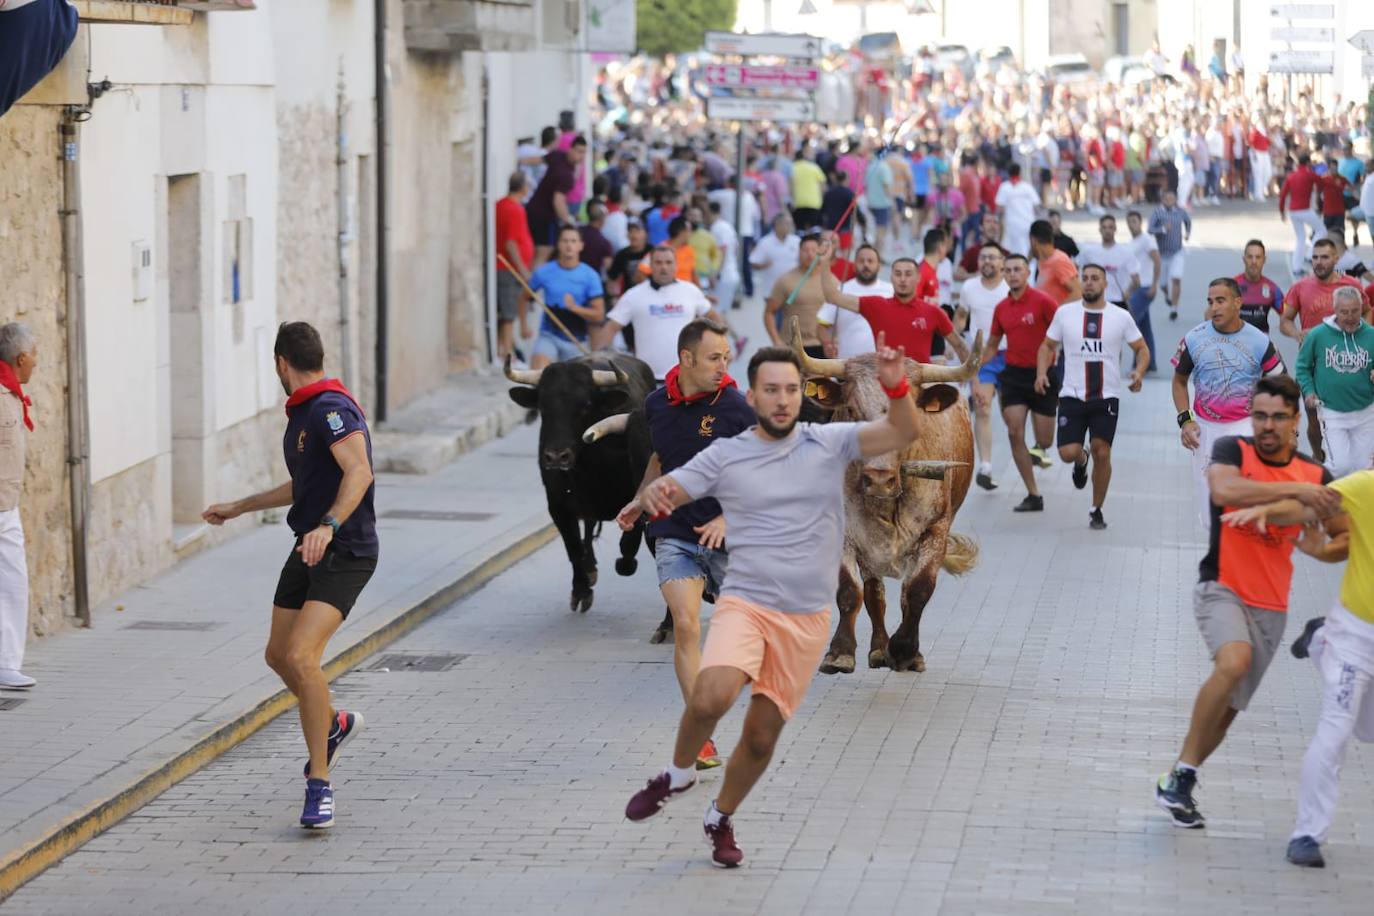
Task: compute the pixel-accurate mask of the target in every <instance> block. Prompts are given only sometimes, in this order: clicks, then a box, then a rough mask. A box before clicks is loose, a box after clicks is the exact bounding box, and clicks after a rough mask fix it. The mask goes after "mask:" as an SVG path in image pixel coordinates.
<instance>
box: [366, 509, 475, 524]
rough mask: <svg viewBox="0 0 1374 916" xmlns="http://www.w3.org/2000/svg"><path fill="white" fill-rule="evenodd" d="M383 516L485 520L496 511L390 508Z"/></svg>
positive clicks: (423, 519)
mask: <svg viewBox="0 0 1374 916" xmlns="http://www.w3.org/2000/svg"><path fill="white" fill-rule="evenodd" d="M381 517H382V518H401V519H415V520H417V521H422V522H485V521H486V520H487V519H489V518H496V513H495V512H441V511H438V510H435V509H390V510H388V511H386V512H383V513H382V516H381Z"/></svg>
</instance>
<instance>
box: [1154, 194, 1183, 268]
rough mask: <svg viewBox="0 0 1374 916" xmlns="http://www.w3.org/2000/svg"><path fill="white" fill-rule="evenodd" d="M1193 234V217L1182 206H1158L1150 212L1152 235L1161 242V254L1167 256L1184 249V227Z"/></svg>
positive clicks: (1163, 256)
mask: <svg viewBox="0 0 1374 916" xmlns="http://www.w3.org/2000/svg"><path fill="white" fill-rule="evenodd" d="M1185 226H1186V227H1187V228H1188V234H1189V235H1192V234H1193V219H1192V217H1190V216H1189V215H1188V211H1187V210H1184V209H1183V208H1182V207H1173V208H1172V209H1170V208H1168V207H1156V208H1155V212H1154V213H1152V214H1150V229H1149V232H1150V235H1153V236H1154V237H1155V239H1156V240H1157V241H1158V242H1159V256H1160V257H1162V258H1167V257H1168V256H1169V255H1172V254H1178V252H1180V251H1182V250H1183V228H1184V227H1185Z"/></svg>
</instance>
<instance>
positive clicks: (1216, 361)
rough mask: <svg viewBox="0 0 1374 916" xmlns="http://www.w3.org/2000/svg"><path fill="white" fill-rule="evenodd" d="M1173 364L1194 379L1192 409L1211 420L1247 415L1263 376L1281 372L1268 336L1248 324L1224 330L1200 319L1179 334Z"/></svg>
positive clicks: (1230, 419) (1218, 421) (1236, 418)
mask: <svg viewBox="0 0 1374 916" xmlns="http://www.w3.org/2000/svg"><path fill="white" fill-rule="evenodd" d="M1173 363H1174V369H1175V370H1176V371H1177V372H1178V373H1179V374H1181V375H1184V376H1187V377H1188V378H1190V379H1192V382H1193V413H1194V414H1195V415H1196V416H1197V417H1199V418H1200V419H1203V420H1209V421H1211V422H1213V423H1231V422H1233V421H1235V420H1244V419H1245V418H1246V417H1248V416H1250V398H1251V396H1252V395H1254V393H1255V383H1256V382H1258V381H1259V380H1260V378H1261V377H1262V376H1266V375H1277V374H1278V373H1280V372H1282V371H1283V361H1282V360H1281V359H1279V353H1278V351H1277V350H1275V349H1274V344H1273V341H1271V340H1270V339H1269V335H1268V334H1265V333H1264V332H1263V331H1261V330H1260V329H1259V328H1257V327H1255V326H1254V325H1252V324H1246V323H1244V322H1242V323H1241V326H1240V329H1239V330H1236V331H1232V332H1231V333H1229V334H1223V333H1221V332H1220V331H1218V330H1217V329H1216V328H1214V327H1213V326H1212V322H1210V321H1204V322H1203V323H1202V324H1200V325H1198V326H1197V327H1195V328H1193V329H1192V330H1191V331H1189V332H1188V333H1187V334H1185V335H1184V337H1183V340H1181V341H1179V344H1178V351H1177V352H1176V353H1174V359H1173Z"/></svg>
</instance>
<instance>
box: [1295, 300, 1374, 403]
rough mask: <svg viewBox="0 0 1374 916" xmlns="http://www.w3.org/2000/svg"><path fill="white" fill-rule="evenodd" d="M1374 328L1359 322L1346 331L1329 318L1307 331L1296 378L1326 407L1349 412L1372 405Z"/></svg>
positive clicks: (1373, 387) (1305, 390)
mask: <svg viewBox="0 0 1374 916" xmlns="http://www.w3.org/2000/svg"><path fill="white" fill-rule="evenodd" d="M1372 371H1374V327H1370V326H1369V325H1368V324H1366V323H1365V322H1363V321H1362V322H1360V327H1359V330H1357V331H1356V332H1355V333H1354V334H1347V333H1346V332H1345V331H1343V330H1341V329H1340V328H1338V327H1336V326H1335V324H1334V322H1333V321H1332V320H1331V319H1328V320H1326V321H1323V322H1322V323H1321V324H1319V325H1317V326H1316V327H1314V328H1312V329H1311V330H1310V331H1308V332H1307V336H1306V337H1305V338H1303V342H1302V348H1301V349H1299V350H1298V371H1297V380H1298V385H1299V387H1301V388H1302V393H1303V394H1304V395H1309V394H1315V395H1316V396H1317V397H1318V398H1320V399H1321V402H1322V404H1323V405H1325V406H1326V407H1327V409H1329V410H1335V411H1338V412H1340V413H1349V412H1350V411H1353V410H1363V409H1364V408H1366V407H1368V406H1369V405H1370V404H1374V380H1371V379H1370V372H1372Z"/></svg>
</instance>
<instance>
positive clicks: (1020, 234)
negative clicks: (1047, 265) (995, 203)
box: [1002, 223, 1030, 257]
mask: <svg viewBox="0 0 1374 916" xmlns="http://www.w3.org/2000/svg"><path fill="white" fill-rule="evenodd" d="M1002 247H1003V248H1005V249H1006V250H1007V254H1019V255H1025V256H1027V257H1029V256H1030V224H1029V223H1007V224H1006V226H1004V227H1003V228H1002Z"/></svg>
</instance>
